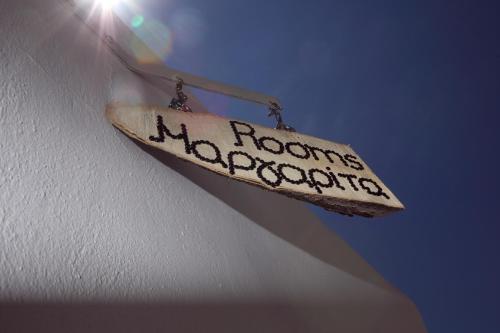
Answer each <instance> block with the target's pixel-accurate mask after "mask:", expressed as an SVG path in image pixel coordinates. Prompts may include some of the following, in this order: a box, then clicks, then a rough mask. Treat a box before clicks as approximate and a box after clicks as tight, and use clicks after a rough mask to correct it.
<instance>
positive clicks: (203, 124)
mask: <svg viewBox="0 0 500 333" xmlns="http://www.w3.org/2000/svg"><path fill="white" fill-rule="evenodd" d="M106 116H107V118H108V119H109V120H110V121H111V123H112V124H113V125H114V126H116V127H117V128H119V129H120V130H122V131H123V132H124V133H125V134H127V135H128V136H130V137H132V138H134V139H137V140H139V141H142V142H144V143H145V144H148V145H150V146H153V147H156V148H158V149H161V150H164V151H166V152H169V153H171V154H173V155H175V156H177V157H179V158H181V159H183V160H186V161H189V162H192V163H195V164H197V165H199V166H201V167H204V168H206V169H208V170H210V171H213V172H216V173H219V174H221V175H224V176H226V177H230V178H234V179H237V180H240V181H244V182H247V183H250V184H253V185H257V186H260V187H263V188H265V189H268V190H271V191H275V192H279V193H282V194H285V195H287V196H290V197H294V198H296V199H300V200H304V201H308V202H311V203H313V204H315V205H318V206H321V207H324V208H325V209H327V210H332V211H336V212H338V213H341V214H347V215H354V214H355V215H361V216H368V217H371V216H380V215H384V214H387V213H389V212H392V211H397V210H401V209H404V206H403V205H402V204H401V202H399V200H398V199H397V198H396V196H395V195H394V194H393V193H392V192H391V191H390V190H389V189H388V188H387V187H386V186H385V185H384V184H383V183H382V182H381V181H380V179H378V178H377V176H375V174H373V172H372V171H371V170H370V169H369V168H368V166H367V165H366V164H365V163H364V162H363V161H362V160H361V158H360V157H359V156H358V155H357V154H356V153H355V152H354V151H353V150H352V149H351V147H349V146H347V145H343V144H338V143H333V142H329V141H325V140H321V139H318V138H314V137H311V136H307V135H303V134H298V133H294V132H287V131H280V130H275V129H272V128H266V127H262V126H258V125H253V124H249V123H247V122H244V121H240V120H233V119H227V118H223V117H219V116H217V115H214V114H210V113H189V112H181V111H176V110H173V109H169V108H159V107H148V106H124V105H108V107H107V110H106Z"/></svg>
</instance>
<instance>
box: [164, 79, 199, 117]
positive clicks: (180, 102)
mask: <svg viewBox="0 0 500 333" xmlns="http://www.w3.org/2000/svg"><path fill="white" fill-rule="evenodd" d="M183 85H184V81H183V80H182V79H181V78H178V79H177V84H176V85H175V91H176V93H177V97H174V98H172V100H171V101H170V104H169V105H168V107H169V108H172V109H175V110H177V111H184V112H193V110H191V108H190V107H189V106H188V105H187V104H186V101H187V100H188V96H187V95H186V94H185V93H184V92H183V91H182V86H183Z"/></svg>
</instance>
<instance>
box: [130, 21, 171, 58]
mask: <svg viewBox="0 0 500 333" xmlns="http://www.w3.org/2000/svg"><path fill="white" fill-rule="evenodd" d="M134 32H135V36H132V39H131V40H130V44H129V45H130V48H131V49H132V51H133V53H134V56H135V58H136V59H137V60H138V61H139V62H142V63H151V62H155V61H156V59H155V58H154V57H152V55H151V53H150V52H149V51H147V50H146V49H145V48H144V44H145V45H146V46H148V48H150V49H151V50H153V52H154V53H155V54H156V55H157V56H159V57H160V58H161V59H162V60H166V58H167V56H168V55H169V54H170V52H171V51H172V37H173V36H172V32H171V31H170V29H169V28H168V27H167V26H165V25H164V24H162V23H161V22H158V21H156V20H152V19H147V20H144V21H143V22H142V24H141V25H140V26H139V27H138V28H136V29H134Z"/></svg>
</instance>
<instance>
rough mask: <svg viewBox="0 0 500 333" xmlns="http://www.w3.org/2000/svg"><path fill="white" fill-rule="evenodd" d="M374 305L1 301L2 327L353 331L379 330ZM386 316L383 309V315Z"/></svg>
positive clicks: (15, 329)
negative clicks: (372, 308)
mask: <svg viewBox="0 0 500 333" xmlns="http://www.w3.org/2000/svg"><path fill="white" fill-rule="evenodd" d="M368 308H369V306H362V305H360V304H357V305H356V308H353V307H352V306H349V305H342V306H338V305H337V306H335V305H329V304H312V305H304V304H300V305H298V304H297V305H293V304H282V303H163V302H162V303H160V302H159V303H147V304H146V303H144V304H141V303H92V302H91V303H28V304H26V303H19V304H17V303H3V304H2V303H0V331H1V332H5V333H11V332H16V333H17V332H19V333H24V332H50V333H59V332H60V333H68V332H72V333H79V332H82V333H83V332H85V333H88V332H93V333H95V332H106V333H110V332H120V333H127V332H217V333H221V332H286V333H291V332H336V331H338V332H345V331H346V328H347V329H348V331H350V332H373V331H378V330H377V327H373V324H374V322H377V321H376V320H374V319H375V318H374V316H370V315H368V316H369V319H368V318H365V319H368V320H359V316H361V317H362V318H364V317H363V316H366V314H368V313H370V312H373V310H371V311H370V310H369V309H368ZM382 316H383V315H382ZM380 317H381V316H380V313H379V314H378V317H377V318H378V319H380ZM386 319H388V318H386ZM381 322H384V320H382V321H381ZM375 326H376V325H375ZM398 326H399V328H401V329H402V330H401V331H405V327H406V326H407V325H405V324H404V318H401V319H400V320H392V327H394V328H396V329H397V328H398ZM406 328H407V327H406ZM417 331H418V330H417ZM393 332H397V330H394V331H393Z"/></svg>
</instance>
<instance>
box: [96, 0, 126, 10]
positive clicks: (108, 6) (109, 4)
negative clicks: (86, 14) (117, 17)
mask: <svg viewBox="0 0 500 333" xmlns="http://www.w3.org/2000/svg"><path fill="white" fill-rule="evenodd" d="M95 2H96V3H97V4H98V5H99V6H101V8H102V9H103V10H112V9H113V8H114V7H115V6H116V5H117V4H118V3H119V2H120V0H96V1H95Z"/></svg>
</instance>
